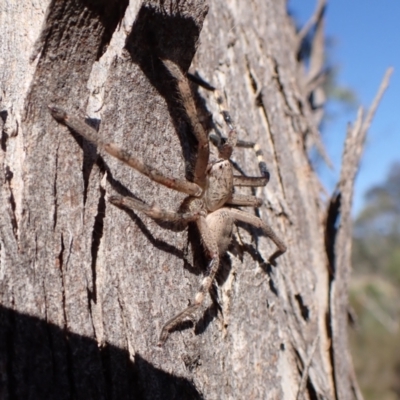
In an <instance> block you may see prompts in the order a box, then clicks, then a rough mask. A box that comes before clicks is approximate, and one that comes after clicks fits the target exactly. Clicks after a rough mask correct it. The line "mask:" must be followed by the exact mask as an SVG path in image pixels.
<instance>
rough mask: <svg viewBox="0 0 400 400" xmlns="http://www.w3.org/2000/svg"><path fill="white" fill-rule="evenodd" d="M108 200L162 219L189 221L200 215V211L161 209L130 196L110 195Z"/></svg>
mask: <svg viewBox="0 0 400 400" xmlns="http://www.w3.org/2000/svg"><path fill="white" fill-rule="evenodd" d="M108 200H109V201H110V203H112V204H114V205H116V206H119V207H126V208H129V209H131V210H134V211H141V212H143V213H145V214H146V215H148V216H149V217H151V218H154V219H159V220H163V221H172V222H179V221H182V222H190V221H196V220H197V219H198V218H199V217H200V216H201V215H202V212H201V211H196V212H186V213H180V212H175V211H169V210H165V209H164V210H163V209H160V208H158V207H156V206H149V205H148V204H146V203H143V202H142V201H140V200H137V199H134V198H132V197H125V196H116V195H113V196H110V197H109V198H108Z"/></svg>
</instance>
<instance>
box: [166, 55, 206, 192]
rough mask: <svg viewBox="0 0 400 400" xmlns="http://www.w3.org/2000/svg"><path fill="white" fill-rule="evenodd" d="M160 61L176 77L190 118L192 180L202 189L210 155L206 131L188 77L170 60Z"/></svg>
mask: <svg viewBox="0 0 400 400" xmlns="http://www.w3.org/2000/svg"><path fill="white" fill-rule="evenodd" d="M161 61H162V62H163V64H164V65H165V67H166V68H167V70H168V72H169V73H170V74H171V75H172V76H173V77H174V78H175V79H176V82H177V85H178V91H179V95H180V97H181V100H182V105H183V107H184V109H185V111H186V114H187V116H188V118H189V120H190V124H191V126H192V128H193V133H194V135H195V137H196V139H197V157H196V163H195V167H194V175H193V181H194V182H195V183H196V184H197V185H199V186H200V187H201V188H203V189H204V188H205V187H206V181H207V167H208V159H209V156H210V148H209V142H208V136H207V133H206V132H205V130H204V128H203V125H202V124H201V122H200V119H199V116H198V114H197V109H196V105H195V102H194V100H193V94H192V91H191V89H190V85H189V81H188V79H187V78H186V76H185V75H184V74H183V73H182V71H181V70H180V68H179V67H178V66H177V65H176V64H175V63H174V62H172V61H171V60H161Z"/></svg>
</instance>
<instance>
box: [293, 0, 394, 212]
mask: <svg viewBox="0 0 400 400" xmlns="http://www.w3.org/2000/svg"><path fill="white" fill-rule="evenodd" d="M315 5H316V0H314V1H312V0H290V1H289V8H290V10H291V11H292V12H293V14H294V16H295V18H296V20H297V21H299V22H300V24H303V23H304V22H305V21H306V20H308V18H309V17H310V16H311V15H312V13H313V10H314V9H315ZM399 19H400V1H398V0H380V1H377V0H331V1H329V0H328V7H327V13H326V35H327V36H328V37H330V38H332V39H333V40H334V45H333V47H332V48H331V50H330V59H331V60H332V62H333V64H334V65H337V66H338V67H339V74H338V83H339V85H341V86H346V87H348V88H350V89H351V90H353V91H354V92H355V93H356V95H357V98H358V100H359V102H360V104H361V105H362V106H364V107H369V106H370V104H371V102H372V100H373V98H374V96H375V94H376V92H377V90H378V87H379V84H380V82H381V80H382V77H383V75H384V73H385V71H386V69H387V68H388V67H390V66H392V67H394V73H393V74H392V77H391V80H390V86H389V88H388V89H387V91H386V92H385V94H384V97H383V99H382V101H381V103H380V105H379V107H378V110H377V112H376V114H375V118H374V121H373V123H372V125H371V127H370V129H369V131H368V137H367V142H366V146H365V149H364V155H363V158H362V161H361V167H360V170H359V173H358V176H357V180H356V186H355V194H354V204H353V213H354V214H355V215H356V214H357V213H358V212H359V211H360V209H361V208H362V205H363V195H364V193H365V191H366V190H368V188H370V187H371V186H372V185H375V184H377V183H380V182H382V181H384V179H385V177H386V175H387V173H388V171H389V169H390V166H391V164H392V163H393V162H395V161H399V162H400V23H399ZM330 108H333V109H334V110H335V117H334V119H333V120H332V121H330V122H328V123H327V125H326V127H325V130H324V142H325V145H326V148H327V151H328V153H329V155H330V157H331V159H332V161H333V163H334V165H335V170H334V171H333V172H332V171H329V170H328V169H327V168H322V169H321V177H322V179H323V182H324V184H325V185H326V187H327V188H328V189H329V190H332V189H333V188H334V186H335V183H336V182H337V180H338V176H339V173H340V162H341V156H342V149H343V140H344V137H345V134H346V126H347V123H348V122H353V121H354V120H355V116H356V110H352V111H348V110H347V111H346V110H345V109H344V108H339V109H338V108H337V107H330Z"/></svg>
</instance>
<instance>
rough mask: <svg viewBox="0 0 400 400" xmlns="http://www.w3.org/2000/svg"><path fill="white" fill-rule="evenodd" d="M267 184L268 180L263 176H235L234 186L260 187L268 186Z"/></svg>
mask: <svg viewBox="0 0 400 400" xmlns="http://www.w3.org/2000/svg"><path fill="white" fill-rule="evenodd" d="M267 183H268V178H264V177H262V176H244V175H233V186H250V187H260V186H266V185H267Z"/></svg>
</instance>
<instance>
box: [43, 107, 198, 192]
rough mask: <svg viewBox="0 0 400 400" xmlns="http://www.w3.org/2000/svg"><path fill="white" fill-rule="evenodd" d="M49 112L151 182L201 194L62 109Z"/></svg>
mask: <svg viewBox="0 0 400 400" xmlns="http://www.w3.org/2000/svg"><path fill="white" fill-rule="evenodd" d="M48 107H49V109H50V112H51V115H52V116H53V117H54V119H56V120H57V121H58V122H61V123H62V124H64V125H66V126H68V127H69V128H71V129H72V130H73V131H75V132H76V133H79V134H80V135H81V136H83V137H84V138H85V139H86V140H88V141H90V142H92V143H93V144H95V145H96V146H97V147H99V148H100V149H102V150H104V151H106V152H107V153H109V154H111V155H112V156H114V157H115V158H118V159H119V160H121V161H122V162H124V163H125V164H127V165H129V166H130V167H132V168H134V169H136V170H137V171H139V172H140V173H142V174H143V175H146V176H147V177H148V178H150V179H151V180H153V181H155V182H157V183H160V184H161V185H164V186H167V187H169V188H171V189H174V190H177V191H178V192H183V193H186V194H189V195H192V196H196V197H198V196H200V195H201V193H202V189H201V188H200V187H199V186H198V185H196V184H195V183H193V182H188V181H186V180H185V179H175V178H170V177H168V176H166V175H164V174H163V173H162V172H161V171H159V170H157V169H156V168H154V167H152V166H150V165H148V164H146V163H145V162H144V161H143V160H141V159H140V158H139V157H136V156H134V155H132V154H129V153H128V152H127V151H126V150H124V149H121V148H120V147H118V146H117V145H116V144H114V143H110V142H108V141H106V140H105V139H104V138H102V137H101V136H100V135H99V134H98V133H97V132H96V130H95V129H93V128H92V127H90V126H89V125H88V124H86V123H85V122H84V121H82V120H81V119H79V118H77V117H75V116H73V115H69V114H67V112H66V111H64V110H63V109H62V108H59V107H55V106H53V105H49V106H48Z"/></svg>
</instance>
